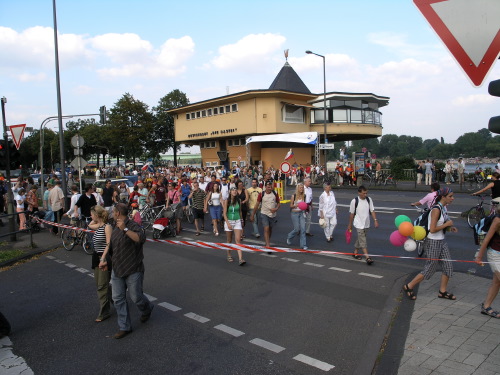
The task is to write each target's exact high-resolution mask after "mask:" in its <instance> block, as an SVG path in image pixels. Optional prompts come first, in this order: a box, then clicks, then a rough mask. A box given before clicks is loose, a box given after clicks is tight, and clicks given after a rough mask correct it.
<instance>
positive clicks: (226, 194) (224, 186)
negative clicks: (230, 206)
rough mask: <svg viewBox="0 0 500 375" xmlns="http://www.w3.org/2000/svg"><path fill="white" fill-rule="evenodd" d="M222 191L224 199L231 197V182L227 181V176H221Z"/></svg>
mask: <svg viewBox="0 0 500 375" xmlns="http://www.w3.org/2000/svg"><path fill="white" fill-rule="evenodd" d="M220 192H221V195H222V199H223V200H227V198H229V184H228V183H227V177H222V178H221V186H220Z"/></svg>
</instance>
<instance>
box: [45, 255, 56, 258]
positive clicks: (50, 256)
mask: <svg viewBox="0 0 500 375" xmlns="http://www.w3.org/2000/svg"><path fill="white" fill-rule="evenodd" d="M47 258H49V259H56V257H53V256H52V255H47Z"/></svg>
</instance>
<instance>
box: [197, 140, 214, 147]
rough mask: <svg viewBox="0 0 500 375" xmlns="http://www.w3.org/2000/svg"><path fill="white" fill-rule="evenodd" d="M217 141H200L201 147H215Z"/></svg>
mask: <svg viewBox="0 0 500 375" xmlns="http://www.w3.org/2000/svg"><path fill="white" fill-rule="evenodd" d="M215 145H216V142H215V141H206V142H200V148H215Z"/></svg>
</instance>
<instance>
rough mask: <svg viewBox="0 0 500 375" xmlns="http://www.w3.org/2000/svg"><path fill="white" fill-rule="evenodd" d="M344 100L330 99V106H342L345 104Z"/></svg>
mask: <svg viewBox="0 0 500 375" xmlns="http://www.w3.org/2000/svg"><path fill="white" fill-rule="evenodd" d="M344 105H345V104H344V101H343V100H330V107H331V108H335V107H342V106H344Z"/></svg>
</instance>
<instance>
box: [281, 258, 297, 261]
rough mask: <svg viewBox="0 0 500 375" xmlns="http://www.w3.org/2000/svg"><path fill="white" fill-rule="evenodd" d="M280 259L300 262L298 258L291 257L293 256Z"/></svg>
mask: <svg viewBox="0 0 500 375" xmlns="http://www.w3.org/2000/svg"><path fill="white" fill-rule="evenodd" d="M281 259H283V260H287V261H289V262H300V260H298V259H293V258H281Z"/></svg>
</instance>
